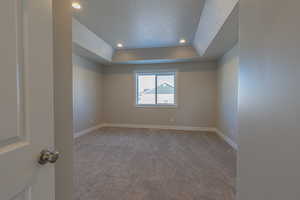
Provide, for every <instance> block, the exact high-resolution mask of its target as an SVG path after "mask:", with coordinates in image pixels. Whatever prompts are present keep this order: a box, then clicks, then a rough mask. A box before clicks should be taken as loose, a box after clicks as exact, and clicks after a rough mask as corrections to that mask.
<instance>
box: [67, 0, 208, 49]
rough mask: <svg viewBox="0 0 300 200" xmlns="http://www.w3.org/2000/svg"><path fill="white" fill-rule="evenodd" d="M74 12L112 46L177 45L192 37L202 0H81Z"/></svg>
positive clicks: (74, 14) (78, 18) (80, 20)
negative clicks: (80, 8)
mask: <svg viewBox="0 0 300 200" xmlns="http://www.w3.org/2000/svg"><path fill="white" fill-rule="evenodd" d="M81 4H82V10H81V11H79V12H74V13H73V16H74V17H75V18H76V19H77V20H78V21H79V22H80V23H82V24H84V25H85V26H86V27H88V28H89V29H90V30H91V31H93V32H94V33H95V34H97V35H98V36H99V37H100V38H102V39H103V40H104V41H106V42H108V43H109V44H110V45H111V46H113V47H114V48H115V47H116V44H117V43H118V42H121V43H123V44H124V46H125V48H151V47H166V46H177V45H178V40H179V39H180V38H186V39H187V40H188V41H189V43H191V42H192V41H193V39H194V35H195V32H196V30H197V27H198V23H199V19H200V15H201V11H202V8H203V5H204V0H81Z"/></svg>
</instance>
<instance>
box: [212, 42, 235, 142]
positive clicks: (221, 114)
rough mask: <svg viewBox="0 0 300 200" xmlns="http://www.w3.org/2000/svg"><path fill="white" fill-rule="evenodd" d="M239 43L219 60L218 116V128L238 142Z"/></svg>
mask: <svg viewBox="0 0 300 200" xmlns="http://www.w3.org/2000/svg"><path fill="white" fill-rule="evenodd" d="M238 51H239V49H238V44H237V45H236V46H235V47H233V48H232V49H231V50H230V51H228V52H227V53H226V54H225V55H224V56H223V57H222V58H221V59H220V60H219V62H218V118H217V128H218V129H219V131H221V132H222V133H223V134H224V135H226V136H227V137H229V138H230V139H231V140H232V141H234V142H235V143H236V144H237V137H238V130H237V120H238V117H237V108H238V75H239V74H238V73H239V55H238V53H239V52H238Z"/></svg>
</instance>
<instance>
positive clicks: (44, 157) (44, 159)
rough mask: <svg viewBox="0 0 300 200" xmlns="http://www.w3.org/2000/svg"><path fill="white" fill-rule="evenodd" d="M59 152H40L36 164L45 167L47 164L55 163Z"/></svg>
mask: <svg viewBox="0 0 300 200" xmlns="http://www.w3.org/2000/svg"><path fill="white" fill-rule="evenodd" d="M59 156H60V154H59V152H58V151H56V150H53V151H51V150H42V151H41V154H40V157H39V160H38V163H39V164H40V165H45V164H47V163H52V164H54V163H56V161H57V160H58V159H59Z"/></svg>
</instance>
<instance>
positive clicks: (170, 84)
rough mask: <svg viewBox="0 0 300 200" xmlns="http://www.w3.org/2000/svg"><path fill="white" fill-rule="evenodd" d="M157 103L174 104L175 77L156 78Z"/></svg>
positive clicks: (159, 76) (160, 76)
mask: <svg viewBox="0 0 300 200" xmlns="http://www.w3.org/2000/svg"><path fill="white" fill-rule="evenodd" d="M157 103H158V104H175V76H174V75H158V76H157Z"/></svg>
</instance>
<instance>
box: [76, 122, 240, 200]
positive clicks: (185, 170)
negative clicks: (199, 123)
mask: <svg viewBox="0 0 300 200" xmlns="http://www.w3.org/2000/svg"><path fill="white" fill-rule="evenodd" d="M74 151H75V159H74V160H75V172H74V179H75V200H233V199H235V198H234V196H235V193H236V192H235V178H236V152H235V151H234V150H233V149H232V148H231V147H230V146H229V145H227V144H226V143H225V142H224V141H223V140H221V139H220V138H219V137H218V136H217V135H216V134H214V133H206V132H189V131H173V130H154V129H129V128H103V129H101V130H98V131H96V132H94V133H91V134H88V135H85V136H82V137H80V138H77V139H76V141H75V145H74Z"/></svg>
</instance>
